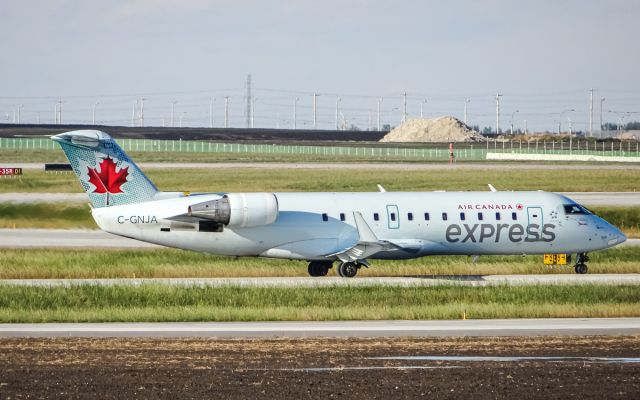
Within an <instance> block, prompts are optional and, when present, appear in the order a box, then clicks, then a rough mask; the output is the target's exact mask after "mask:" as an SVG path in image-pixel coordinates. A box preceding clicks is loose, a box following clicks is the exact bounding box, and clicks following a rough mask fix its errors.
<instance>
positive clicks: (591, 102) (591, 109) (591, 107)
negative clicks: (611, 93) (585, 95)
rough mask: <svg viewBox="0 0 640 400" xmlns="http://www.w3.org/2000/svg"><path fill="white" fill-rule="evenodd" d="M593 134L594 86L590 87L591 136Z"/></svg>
mask: <svg viewBox="0 0 640 400" xmlns="http://www.w3.org/2000/svg"><path fill="white" fill-rule="evenodd" d="M592 136H593V88H590V89H589V137H592Z"/></svg>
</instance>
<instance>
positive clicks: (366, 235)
mask: <svg viewBox="0 0 640 400" xmlns="http://www.w3.org/2000/svg"><path fill="white" fill-rule="evenodd" d="M353 218H354V219H355V221H356V229H358V236H359V239H358V241H359V242H367V243H377V242H378V238H377V237H376V234H375V233H373V231H372V230H371V228H369V225H367V223H366V221H365V220H364V217H362V214H361V213H360V212H359V211H354V213H353Z"/></svg>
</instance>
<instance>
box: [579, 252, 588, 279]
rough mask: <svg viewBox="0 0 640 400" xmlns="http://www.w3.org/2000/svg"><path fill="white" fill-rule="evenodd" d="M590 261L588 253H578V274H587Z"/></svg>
mask: <svg viewBox="0 0 640 400" xmlns="http://www.w3.org/2000/svg"><path fill="white" fill-rule="evenodd" d="M588 261H589V256H588V255H587V253H578V259H577V260H576V274H586V273H587V271H588V270H589V268H588V267H587V262H588Z"/></svg>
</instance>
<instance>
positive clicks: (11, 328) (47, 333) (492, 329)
mask: <svg viewBox="0 0 640 400" xmlns="http://www.w3.org/2000/svg"><path fill="white" fill-rule="evenodd" d="M638 334H640V318H550V319H494V320H491V319H485V320H455V321H453V320H444V321H320V322H317V321H291V322H180V323H179V322H166V323H163V322H154V323H46V324H0V337H5V338H6V337H49V338H51V337H146V338H151V337H172V338H196V337H211V338H300V337H308V338H314V337H360V338H362V337H368V338H376V337H430V336H540V335H554V336H582V335H609V336H619V335H638Z"/></svg>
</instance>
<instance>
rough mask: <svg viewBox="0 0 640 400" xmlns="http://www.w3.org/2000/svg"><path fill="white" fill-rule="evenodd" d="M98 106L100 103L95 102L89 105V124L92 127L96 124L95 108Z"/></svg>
mask: <svg viewBox="0 0 640 400" xmlns="http://www.w3.org/2000/svg"><path fill="white" fill-rule="evenodd" d="M98 104H100V102H99V101H96V102H95V103H93V104H92V105H91V124H92V125H95V124H96V107H97V106H98Z"/></svg>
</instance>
